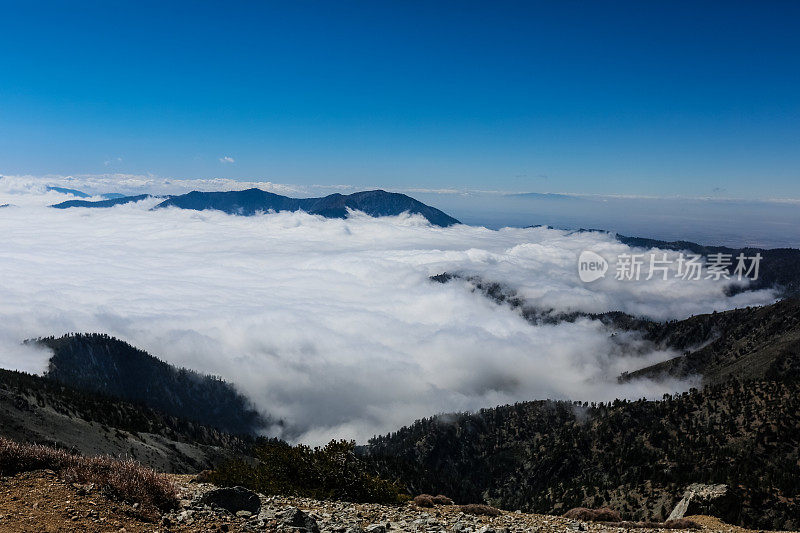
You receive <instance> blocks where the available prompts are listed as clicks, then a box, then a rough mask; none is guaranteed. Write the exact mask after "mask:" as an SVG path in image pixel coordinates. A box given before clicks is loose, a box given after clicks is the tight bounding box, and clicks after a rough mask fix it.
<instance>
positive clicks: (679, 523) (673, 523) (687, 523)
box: [615, 518, 701, 529]
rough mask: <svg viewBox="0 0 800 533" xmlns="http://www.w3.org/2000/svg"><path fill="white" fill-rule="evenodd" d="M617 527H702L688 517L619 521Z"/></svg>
mask: <svg viewBox="0 0 800 533" xmlns="http://www.w3.org/2000/svg"><path fill="white" fill-rule="evenodd" d="M615 527H619V528H625V529H701V527H700V525H699V524H698V523H697V522H692V521H691V520H687V519H686V518H680V519H678V520H667V521H666V522H619V523H618V524H615Z"/></svg>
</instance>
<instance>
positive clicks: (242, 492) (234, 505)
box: [200, 487, 261, 514]
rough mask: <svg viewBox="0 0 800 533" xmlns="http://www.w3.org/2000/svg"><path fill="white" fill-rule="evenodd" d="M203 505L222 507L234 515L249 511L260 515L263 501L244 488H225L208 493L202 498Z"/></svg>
mask: <svg viewBox="0 0 800 533" xmlns="http://www.w3.org/2000/svg"><path fill="white" fill-rule="evenodd" d="M200 503H201V504H202V505H208V506H209V507H211V506H216V507H221V508H222V509H225V510H226V511H229V512H231V513H233V514H236V513H238V512H239V511H248V512H250V513H252V514H258V512H259V511H260V510H261V499H260V498H259V497H258V494H256V493H255V492H253V491H252V490H248V489H246V488H244V487H224V488H221V489H214V490H210V491H208V492H206V493H205V494H203V495H202V496H201V497H200Z"/></svg>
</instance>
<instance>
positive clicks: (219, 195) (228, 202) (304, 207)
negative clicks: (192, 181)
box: [155, 189, 459, 227]
mask: <svg viewBox="0 0 800 533" xmlns="http://www.w3.org/2000/svg"><path fill="white" fill-rule="evenodd" d="M163 207H180V208H182V209H194V210H197V211H202V210H205V209H216V210H219V211H224V212H225V213H228V214H232V215H244V216H249V215H254V214H256V213H259V212H267V211H305V212H306V213H309V214H312V215H322V216H324V217H326V218H347V216H348V209H352V210H355V211H362V212H364V213H366V214H367V215H370V216H373V217H383V216H396V215H400V214H402V213H410V214H412V215H422V216H423V217H425V219H427V220H428V222H430V223H431V224H434V225H436V226H442V227H447V226H452V225H453V224H459V221H458V220H456V219H455V218H453V217H451V216H450V215H447V214H446V213H444V212H442V211H440V210H438V209H436V208H434V207H431V206H429V205H425V204H423V203H422V202H420V201H418V200H415V199H414V198H411V197H410V196H406V195H405V194H400V193H391V192H386V191H383V190H375V191H362V192H356V193H353V194H346V195H344V194H339V193H336V194H331V195H328V196H324V197H322V198H290V197H288V196H282V195H280V194H275V193H271V192H267V191H263V190H261V189H247V190H244V191H226V192H200V191H193V192H190V193H188V194H183V195H180V196H173V197H172V198H170V199H168V200H165V201H163V202H161V203H160V204H158V205H157V206H156V207H155V208H156V209H159V208H163Z"/></svg>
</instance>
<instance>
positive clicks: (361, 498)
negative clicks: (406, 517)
mask: <svg viewBox="0 0 800 533" xmlns="http://www.w3.org/2000/svg"><path fill="white" fill-rule="evenodd" d="M354 449H355V443H353V442H347V441H331V442H329V443H328V444H327V445H326V446H324V447H322V448H310V447H308V446H305V445H302V444H299V445H297V446H289V445H288V444H286V443H285V442H279V441H273V442H269V443H266V444H262V445H260V446H258V447H256V448H255V457H256V462H255V464H253V463H252V462H247V461H243V460H232V461H228V462H226V463H223V464H222V465H220V466H219V467H218V468H217V469H216V470H215V471H213V472H211V473H210V474H209V478H210V480H211V481H212V482H213V483H215V484H217V485H220V486H227V487H232V486H237V485H241V486H243V487H247V488H249V489H251V490H254V491H257V492H261V493H264V494H270V495H277V494H280V495H288V496H302V497H306V498H315V499H321V500H344V501H351V502H357V503H402V502H404V501H407V500H408V496H407V495H406V494H404V493H403V490H402V489H401V488H400V486H398V485H396V484H394V483H392V482H390V481H386V480H384V479H381V478H379V477H377V476H375V475H373V474H372V473H370V472H369V471H368V470H367V467H366V465H365V464H364V463H363V462H362V461H361V460H360V459H359V458H358V457H357V456H356V454H355V453H354Z"/></svg>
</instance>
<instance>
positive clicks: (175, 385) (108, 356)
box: [35, 334, 269, 435]
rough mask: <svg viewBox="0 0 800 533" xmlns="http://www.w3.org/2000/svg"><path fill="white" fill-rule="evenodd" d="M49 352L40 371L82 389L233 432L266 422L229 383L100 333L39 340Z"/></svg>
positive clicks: (244, 432) (255, 428) (247, 432)
mask: <svg viewBox="0 0 800 533" xmlns="http://www.w3.org/2000/svg"><path fill="white" fill-rule="evenodd" d="M35 342H36V343H38V344H40V345H43V346H46V347H48V348H50V349H51V350H52V351H53V356H52V357H51V358H50V361H49V363H48V368H47V371H46V372H45V374H44V376H45V377H46V378H49V379H51V380H54V381H58V382H60V383H64V384H65V385H68V386H70V387H74V388H76V389H79V390H83V391H86V392H92V393H99V394H102V395H104V396H111V397H114V398H120V399H122V400H126V401H130V402H138V403H142V404H144V405H147V406H148V407H151V408H153V409H157V410H159V411H162V412H164V413H167V414H170V415H173V416H178V417H182V418H186V419H189V420H194V421H196V422H199V423H201V424H204V425H207V426H212V427H215V428H218V429H220V430H222V431H225V432H227V433H232V434H237V435H254V434H257V433H258V432H259V430H261V429H263V428H265V427H266V426H267V425H268V423H269V421H268V420H266V419H265V418H264V417H263V416H262V415H261V414H259V413H258V412H257V411H255V410H254V409H253V408H252V406H251V403H250V402H249V400H247V399H246V398H245V397H244V396H243V395H241V394H239V393H238V392H237V391H236V390H235V389H234V388H233V386H231V385H230V384H228V383H226V382H224V381H222V380H221V379H219V378H216V377H213V376H207V375H204V374H200V373H198V372H195V371H193V370H187V369H185V368H175V367H174V366H172V365H170V364H168V363H165V362H164V361H161V360H160V359H157V358H156V357H154V356H152V355H150V354H149V353H147V352H145V351H143V350H139V349H138V348H134V347H133V346H131V345H130V344H128V343H126V342H123V341H121V340H118V339H115V338H113V337H109V336H108V335H104V334H72V335H65V336H63V337H59V338H54V337H47V338H43V339H38V340H36V341H35Z"/></svg>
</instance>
